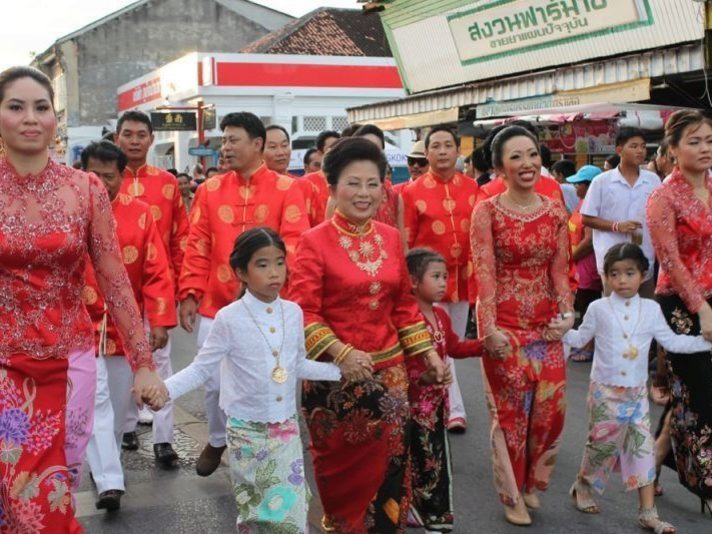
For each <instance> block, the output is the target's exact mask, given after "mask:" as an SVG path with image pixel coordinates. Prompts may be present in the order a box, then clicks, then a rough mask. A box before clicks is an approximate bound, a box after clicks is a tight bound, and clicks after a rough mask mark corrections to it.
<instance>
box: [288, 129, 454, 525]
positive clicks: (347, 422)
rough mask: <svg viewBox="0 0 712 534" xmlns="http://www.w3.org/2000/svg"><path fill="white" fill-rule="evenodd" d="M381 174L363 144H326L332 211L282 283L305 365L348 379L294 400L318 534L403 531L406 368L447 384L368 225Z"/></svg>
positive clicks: (307, 387) (410, 300) (375, 226)
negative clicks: (317, 503) (301, 338)
mask: <svg viewBox="0 0 712 534" xmlns="http://www.w3.org/2000/svg"><path fill="white" fill-rule="evenodd" d="M385 166H386V161H385V158H384V156H383V153H382V152H381V150H380V149H379V148H378V147H377V146H375V145H374V144H373V143H371V142H370V141H367V140H365V139H360V138H348V139H343V140H341V141H339V142H338V143H337V144H336V145H334V147H333V148H332V149H331V150H330V151H329V153H328V154H327V155H326V157H325V159H324V166H323V168H324V172H325V174H326V177H327V179H328V181H329V184H330V188H331V194H332V198H334V199H335V202H336V212H335V213H334V215H333V216H332V217H331V218H330V219H328V220H326V221H324V222H323V223H321V224H320V225H318V226H316V227H314V228H312V229H311V230H309V231H307V232H306V233H305V234H304V235H303V236H302V240H301V242H300V243H299V246H298V248H297V258H296V260H295V262H294V265H295V268H294V271H293V272H292V273H291V280H290V291H291V294H290V298H291V300H294V301H295V302H297V303H298V304H299V305H300V306H301V307H302V309H303V310H304V322H305V334H306V335H305V337H306V346H307V352H308V355H309V357H310V358H312V359H315V360H319V361H334V362H336V363H337V364H338V365H339V367H340V368H341V373H342V376H343V377H344V379H343V380H342V381H341V383H335V382H316V381H307V382H305V383H304V391H303V397H302V408H303V411H304V416H305V419H306V421H307V426H308V427H309V434H310V436H311V444H310V452H311V454H312V458H313V460H314V471H315V476H316V482H317V486H318V487H319V494H320V496H321V502H322V504H323V506H324V515H325V517H324V520H323V523H324V527H325V530H327V531H330V532H332V531H333V532H339V533H340V534H351V533H356V534H360V533H365V532H371V533H377V534H389V533H395V532H404V531H405V521H406V517H407V512H408V504H409V496H408V487H409V480H408V475H409V470H408V432H407V425H408V421H409V415H410V414H409V408H408V373H407V370H406V365H408V362H413V361H414V360H415V359H417V358H427V361H428V365H429V366H430V367H431V368H432V369H433V370H436V371H437V373H436V374H437V375H438V376H439V377H440V378H441V380H442V376H443V374H444V368H443V364H442V361H441V360H440V358H439V357H438V355H437V353H436V352H435V350H434V349H433V345H432V343H431V340H430V335H429V334H428V331H427V329H426V326H425V323H424V322H423V318H422V316H421V315H420V312H419V310H418V305H417V303H416V301H415V298H414V297H413V295H412V294H411V291H410V289H411V288H410V281H409V276H408V269H407V267H406V264H405V257H404V255H403V245H402V242H401V237H400V234H399V233H398V231H397V230H396V229H395V228H392V227H390V226H388V225H386V224H382V223H379V222H374V221H372V220H371V218H372V217H373V215H374V213H375V212H376V210H377V208H378V206H379V204H380V201H381V194H382V190H383V188H382V184H383V178H384V174H385ZM445 381H446V379H445Z"/></svg>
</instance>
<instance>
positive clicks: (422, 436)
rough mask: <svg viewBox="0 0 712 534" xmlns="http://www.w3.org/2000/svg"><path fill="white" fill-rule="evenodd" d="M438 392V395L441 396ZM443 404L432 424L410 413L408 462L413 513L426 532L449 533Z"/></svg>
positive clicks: (449, 475)
mask: <svg viewBox="0 0 712 534" xmlns="http://www.w3.org/2000/svg"><path fill="white" fill-rule="evenodd" d="M443 391H445V392H446V391H447V390H442V389H441V390H440V394H441V395H443ZM446 412H447V410H446V406H445V402H441V403H440V405H439V406H438V407H437V408H436V409H435V410H433V413H432V415H431V417H432V421H428V422H424V421H423V420H422V419H419V418H418V417H416V415H415V414H414V416H413V421H412V423H411V436H410V440H411V441H410V461H411V479H412V487H413V507H412V510H413V514H414V515H415V517H416V519H417V520H418V522H419V523H421V524H422V525H423V526H425V528H426V529H427V530H428V531H435V532H452V524H453V521H454V514H453V510H452V508H453V506H452V466H451V462H450V443H449V441H448V436H447V426H446V424H445V420H446V419H445V413H446Z"/></svg>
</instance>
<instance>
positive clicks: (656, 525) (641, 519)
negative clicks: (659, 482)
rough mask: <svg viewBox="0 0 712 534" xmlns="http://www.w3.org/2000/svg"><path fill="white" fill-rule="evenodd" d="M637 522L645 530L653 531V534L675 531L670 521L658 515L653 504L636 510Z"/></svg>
mask: <svg viewBox="0 0 712 534" xmlns="http://www.w3.org/2000/svg"><path fill="white" fill-rule="evenodd" d="M638 524H639V525H640V526H641V527H643V528H644V529H645V530H651V531H653V532H655V534H674V533H675V532H677V531H676V530H675V527H673V526H672V525H671V524H670V523H668V522H667V521H663V520H661V519H660V517H658V509H657V508H656V507H655V506H653V507H652V508H641V509H640V510H638Z"/></svg>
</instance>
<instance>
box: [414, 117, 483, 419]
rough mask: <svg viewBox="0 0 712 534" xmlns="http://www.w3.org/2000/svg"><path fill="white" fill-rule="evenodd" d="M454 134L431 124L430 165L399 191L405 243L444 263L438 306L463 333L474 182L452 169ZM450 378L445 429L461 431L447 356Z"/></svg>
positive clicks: (462, 413)
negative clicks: (436, 254) (434, 254)
mask: <svg viewBox="0 0 712 534" xmlns="http://www.w3.org/2000/svg"><path fill="white" fill-rule="evenodd" d="M459 148H460V139H459V138H458V137H457V134H456V133H455V132H454V131H453V130H452V129H451V128H450V127H448V126H444V125H441V126H435V127H434V128H433V129H432V130H431V131H430V132H429V133H428V135H427V136H426V137H425V155H426V157H427V159H428V162H429V163H430V169H429V170H428V172H426V173H425V174H423V175H421V176H420V177H419V178H418V179H416V180H415V181H414V182H411V183H409V184H408V185H406V186H405V187H404V188H403V189H402V192H401V196H402V197H403V207H404V225H405V235H406V243H407V244H408V248H409V249H411V248H415V247H428V248H431V249H433V250H435V251H437V252H439V253H440V254H441V255H442V256H443V257H444V258H445V260H446V262H447V269H448V281H447V292H446V295H445V298H444V299H443V308H445V310H446V311H447V312H448V314H449V315H450V317H451V319H452V326H453V330H455V333H456V334H457V335H458V336H460V337H461V338H464V336H465V330H466V328H467V315H468V312H469V307H470V305H469V280H470V279H471V278H472V276H473V275H472V272H473V269H472V263H471V259H470V217H471V215H472V207H473V206H474V205H475V198H476V197H477V190H478V187H477V183H476V182H475V181H474V180H473V179H472V178H470V177H469V176H465V175H464V174H462V173H460V172H458V171H457V170H456V168H455V164H456V163H457V157H458V155H459ZM449 365H450V370H451V372H452V374H453V382H452V384H451V385H450V388H449V391H448V393H449V398H450V420H449V422H448V428H449V429H450V430H452V431H455V432H457V431H460V432H462V431H464V430H465V428H466V427H467V419H466V414H465V406H464V404H463V402H462V395H461V393H460V387H459V385H458V383H457V378H456V376H455V367H454V364H453V361H452V359H450V360H449Z"/></svg>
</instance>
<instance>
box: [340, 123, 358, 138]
mask: <svg viewBox="0 0 712 534" xmlns="http://www.w3.org/2000/svg"><path fill="white" fill-rule="evenodd" d="M359 128H361V125H360V124H359V123H358V122H354V123H353V124H349V125H348V126H347V127H346V128H344V129H343V130H341V137H353V136H354V134H355V133H356V130H358V129H359Z"/></svg>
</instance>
